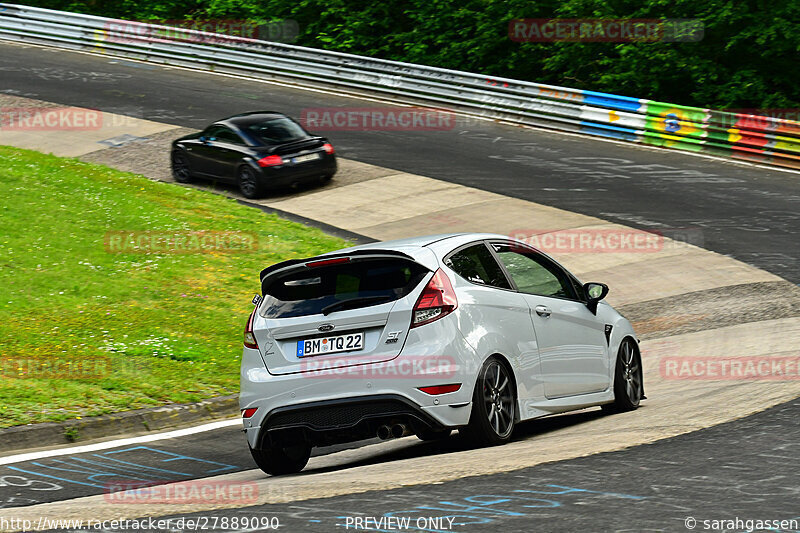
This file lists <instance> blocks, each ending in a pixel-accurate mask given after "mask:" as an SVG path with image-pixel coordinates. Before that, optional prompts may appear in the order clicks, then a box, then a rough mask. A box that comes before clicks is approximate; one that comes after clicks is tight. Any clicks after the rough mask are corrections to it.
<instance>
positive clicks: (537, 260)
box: [492, 243, 576, 300]
mask: <svg viewBox="0 0 800 533" xmlns="http://www.w3.org/2000/svg"><path fill="white" fill-rule="evenodd" d="M492 246H493V247H494V251H495V252H496V253H497V257H498V258H499V259H500V262H501V263H503V266H505V267H506V270H507V271H508V274H509V275H510V276H511V279H513V280H514V283H515V284H516V285H517V289H518V290H519V291H520V292H524V293H527V294H537V295H539V296H554V297H557V298H570V299H573V300H574V299H576V296H575V289H574V287H573V286H572V281H571V280H570V278H569V277H568V276H567V275H566V273H564V272H563V271H562V270H561V269H560V268H559V267H558V265H556V264H554V263H552V262H551V261H549V260H548V259H547V258H545V257H543V256H541V255H539V254H537V253H536V252H533V251H530V252H528V251H527V250H522V249H519V248H515V249H512V247H511V246H509V245H508V244H502V243H495V244H492Z"/></svg>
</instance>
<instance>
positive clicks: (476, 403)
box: [464, 357, 516, 446]
mask: <svg viewBox="0 0 800 533" xmlns="http://www.w3.org/2000/svg"><path fill="white" fill-rule="evenodd" d="M511 380H512V378H511V372H509V370H508V368H507V367H506V366H505V364H503V363H502V362H501V361H500V360H499V359H497V358H495V357H490V358H489V359H487V360H486V362H485V363H484V364H483V367H482V368H481V371H480V373H479V374H478V382H477V383H476V384H475V392H474V393H473V395H472V414H471V415H470V419H469V424H468V425H467V427H466V428H465V430H464V433H465V434H466V436H467V438H469V439H470V440H471V441H473V442H474V443H475V444H477V445H479V446H494V445H496V444H503V443H505V442H508V441H509V440H510V439H511V433H512V432H513V431H514V424H515V420H516V395H515V392H514V384H513V383H512V382H511Z"/></svg>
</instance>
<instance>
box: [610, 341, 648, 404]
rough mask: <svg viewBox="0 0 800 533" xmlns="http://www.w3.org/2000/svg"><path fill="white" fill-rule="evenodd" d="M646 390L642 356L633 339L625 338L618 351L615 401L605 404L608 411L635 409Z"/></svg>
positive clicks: (615, 370) (615, 371)
mask: <svg viewBox="0 0 800 533" xmlns="http://www.w3.org/2000/svg"><path fill="white" fill-rule="evenodd" d="M643 390H644V376H643V373H642V358H641V356H640V355H639V350H638V348H637V347H636V345H635V344H634V342H633V341H632V340H631V339H625V340H624V341H622V344H620V346H619V351H618V352H617V364H616V367H615V368H614V402H613V403H609V404H606V405H604V406H603V410H604V411H606V412H616V413H619V412H624V411H633V410H634V409H636V408H638V407H639V402H640V401H641V400H642V396H643V395H642V391H643Z"/></svg>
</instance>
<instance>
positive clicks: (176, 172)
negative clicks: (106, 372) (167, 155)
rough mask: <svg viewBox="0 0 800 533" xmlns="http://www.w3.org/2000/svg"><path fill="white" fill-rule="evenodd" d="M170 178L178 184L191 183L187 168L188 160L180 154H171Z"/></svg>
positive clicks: (189, 172)
mask: <svg viewBox="0 0 800 533" xmlns="http://www.w3.org/2000/svg"><path fill="white" fill-rule="evenodd" d="M172 177H173V178H175V181H177V182H178V183H189V182H191V181H192V178H193V176H192V171H191V169H190V168H189V160H188V159H187V158H186V156H185V155H184V154H182V153H180V152H173V154H172Z"/></svg>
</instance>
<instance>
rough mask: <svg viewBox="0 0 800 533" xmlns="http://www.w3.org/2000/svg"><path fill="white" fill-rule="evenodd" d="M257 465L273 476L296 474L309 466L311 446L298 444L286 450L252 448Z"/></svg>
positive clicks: (251, 451) (278, 448)
mask: <svg viewBox="0 0 800 533" xmlns="http://www.w3.org/2000/svg"><path fill="white" fill-rule="evenodd" d="M250 454H251V455H252V456H253V460H254V461H255V462H256V465H258V467H259V468H260V469H261V470H263V471H264V472H265V473H267V474H269V475H271V476H280V475H284V474H296V473H297V472H299V471H301V470H302V469H303V468H305V466H306V464H308V458H309V457H311V446H307V445H304V444H298V445H295V446H288V447H286V448H280V447H268V448H264V449H262V450H254V449H253V448H250Z"/></svg>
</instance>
